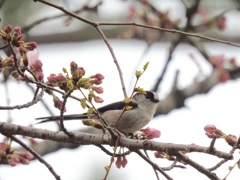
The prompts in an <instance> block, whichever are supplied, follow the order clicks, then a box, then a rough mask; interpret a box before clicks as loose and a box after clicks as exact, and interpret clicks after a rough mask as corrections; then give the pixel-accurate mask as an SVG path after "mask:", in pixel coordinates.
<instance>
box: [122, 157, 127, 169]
mask: <svg viewBox="0 0 240 180" xmlns="http://www.w3.org/2000/svg"><path fill="white" fill-rule="evenodd" d="M127 162H128V161H127V158H126V156H123V159H122V167H123V168H125V167H126V165H127Z"/></svg>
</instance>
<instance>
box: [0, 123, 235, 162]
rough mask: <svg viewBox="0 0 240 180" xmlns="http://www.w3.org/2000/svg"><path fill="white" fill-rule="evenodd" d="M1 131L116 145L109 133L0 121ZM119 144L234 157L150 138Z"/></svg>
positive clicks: (123, 141) (200, 147) (204, 148)
mask: <svg viewBox="0 0 240 180" xmlns="http://www.w3.org/2000/svg"><path fill="white" fill-rule="evenodd" d="M0 132H8V133H9V134H11V135H23V136H29V137H32V138H40V139H46V140H52V141H58V142H68V143H75V144H82V145H88V144H93V145H103V144H106V145H110V146H114V145H115V142H114V140H113V139H112V138H111V136H110V135H108V134H104V135H102V134H88V133H82V132H75V133H74V137H71V138H70V137H69V136H67V135H66V134H65V133H64V132H62V131H58V132H55V131H50V130H45V129H38V128H30V127H26V126H20V125H13V124H10V123H5V122H0ZM119 146H122V147H126V148H129V149H131V150H132V149H145V150H151V151H165V150H174V151H187V152H202V153H206V154H211V155H214V156H217V157H219V158H225V159H232V154H229V153H225V152H222V151H218V150H215V149H213V151H211V152H209V148H208V147H203V146H196V145H184V144H172V143H161V142H156V141H150V140H134V139H129V138H125V137H121V138H120V140H119Z"/></svg>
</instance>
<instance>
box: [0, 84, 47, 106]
mask: <svg viewBox="0 0 240 180" xmlns="http://www.w3.org/2000/svg"><path fill="white" fill-rule="evenodd" d="M43 95H44V89H42V91H41V92H40V93H39V94H38V96H37V97H36V98H35V99H33V100H32V101H30V102H28V103H25V104H22V105H15V106H0V110H13V109H23V108H28V107H30V106H32V105H34V104H36V103H38V102H39V101H41V99H42V97H43Z"/></svg>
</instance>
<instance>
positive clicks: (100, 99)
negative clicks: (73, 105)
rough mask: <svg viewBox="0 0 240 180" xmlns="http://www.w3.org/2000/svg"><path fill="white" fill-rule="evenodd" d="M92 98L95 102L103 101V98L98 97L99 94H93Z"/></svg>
mask: <svg viewBox="0 0 240 180" xmlns="http://www.w3.org/2000/svg"><path fill="white" fill-rule="evenodd" d="M93 99H94V101H95V102H96V103H103V102H104V100H103V99H102V98H100V97H99V96H96V95H93Z"/></svg>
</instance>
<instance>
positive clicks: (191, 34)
mask: <svg viewBox="0 0 240 180" xmlns="http://www.w3.org/2000/svg"><path fill="white" fill-rule="evenodd" d="M98 24H99V25H100V26H137V27H142V28H147V29H154V30H160V31H165V32H169V33H178V34H183V35H186V36H192V37H196V38H200V39H205V40H208V41H214V42H219V43H222V44H227V45H230V46H235V47H240V44H236V43H233V42H230V41H224V40H221V39H216V38H211V37H208V36H203V35H200V34H196V33H189V32H184V31H181V30H176V29H167V28H161V27H157V26H148V25H145V24H140V23H135V22H129V23H118V22H116V23H109V22H100V23H98Z"/></svg>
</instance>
